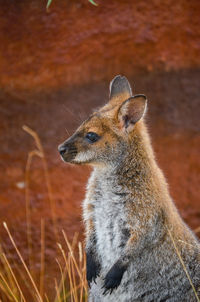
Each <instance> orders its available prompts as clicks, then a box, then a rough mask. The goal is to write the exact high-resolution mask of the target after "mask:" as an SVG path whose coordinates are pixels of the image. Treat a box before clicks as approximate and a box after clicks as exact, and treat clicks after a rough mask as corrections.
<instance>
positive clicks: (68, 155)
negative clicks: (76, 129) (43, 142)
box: [58, 140, 77, 162]
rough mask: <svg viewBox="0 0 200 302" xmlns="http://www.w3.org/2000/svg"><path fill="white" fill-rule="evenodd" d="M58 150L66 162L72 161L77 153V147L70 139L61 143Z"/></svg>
mask: <svg viewBox="0 0 200 302" xmlns="http://www.w3.org/2000/svg"><path fill="white" fill-rule="evenodd" d="M58 151H59V153H60V155H61V157H62V159H63V160H64V161H66V162H71V161H72V160H73V159H74V158H75V157H76V154H77V148H76V146H75V144H74V143H73V142H71V141H70V140H67V141H65V142H64V143H63V144H61V145H59V146H58Z"/></svg>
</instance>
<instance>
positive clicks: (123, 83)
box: [110, 75, 132, 100]
mask: <svg viewBox="0 0 200 302" xmlns="http://www.w3.org/2000/svg"><path fill="white" fill-rule="evenodd" d="M122 95H124V96H126V98H125V99H127V98H129V97H131V96H132V90H131V86H130V84H129V81H128V80H127V78H126V77H124V76H121V75H117V76H116V77H115V78H114V79H113V80H112V81H111V82H110V100H112V99H116V98H119V97H120V96H122Z"/></svg>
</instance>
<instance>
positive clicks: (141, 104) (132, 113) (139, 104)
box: [118, 94, 147, 132]
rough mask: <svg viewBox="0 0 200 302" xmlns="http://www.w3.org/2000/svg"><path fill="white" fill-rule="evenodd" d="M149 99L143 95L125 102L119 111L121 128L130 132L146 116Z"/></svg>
mask: <svg viewBox="0 0 200 302" xmlns="http://www.w3.org/2000/svg"><path fill="white" fill-rule="evenodd" d="M146 107H147V98H146V96H145V95H143V94H138V95H135V96H133V97H130V98H129V99H128V100H126V101H124V102H123V103H122V105H121V106H120V108H119V111H118V119H119V122H120V126H121V128H123V129H124V130H126V131H127V132H130V131H131V130H132V129H133V127H134V125H135V123H137V122H138V121H139V120H140V119H141V118H142V117H143V116H144V114H145V111H146Z"/></svg>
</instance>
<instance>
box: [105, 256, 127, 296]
mask: <svg viewBox="0 0 200 302" xmlns="http://www.w3.org/2000/svg"><path fill="white" fill-rule="evenodd" d="M124 272H125V267H123V266H121V265H120V264H119V262H116V263H115V264H114V265H113V266H112V267H111V269H110V270H109V272H108V273H107V275H106V277H105V279H104V285H103V287H102V288H103V289H104V292H103V295H106V294H107V293H109V292H110V294H112V292H113V290H114V289H116V288H117V287H118V286H119V285H120V283H121V280H122V277H123V274H124Z"/></svg>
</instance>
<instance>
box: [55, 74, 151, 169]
mask: <svg viewBox="0 0 200 302" xmlns="http://www.w3.org/2000/svg"><path fill="white" fill-rule="evenodd" d="M146 105H147V99H146V97H145V96H144V95H142V94H140V95H135V96H133V95H132V90H131V87H130V84H129V82H128V80H127V79H126V78H125V77H122V76H116V77H115V78H114V79H113V80H112V81H111V83H110V97H109V102H108V103H107V104H106V105H105V106H104V107H102V108H101V109H100V110H98V111H96V112H94V113H93V114H92V115H91V116H90V117H89V118H88V119H87V120H86V121H84V122H83V123H82V125H81V126H80V127H79V128H78V129H77V130H76V132H75V133H74V134H73V135H72V136H71V137H70V138H68V139H67V140H66V141H65V142H64V143H63V144H61V145H59V147H58V150H59V152H60V154H61V156H62V159H63V160H64V161H66V162H71V163H74V164H85V163H89V164H94V165H95V164H109V163H110V164H112V163H116V162H118V161H119V160H120V158H121V157H122V156H124V154H125V152H126V150H127V148H128V145H129V144H130V141H133V142H134V132H135V128H136V126H137V123H138V122H139V121H140V120H141V119H142V118H143V116H144V114H145V111H146Z"/></svg>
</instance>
